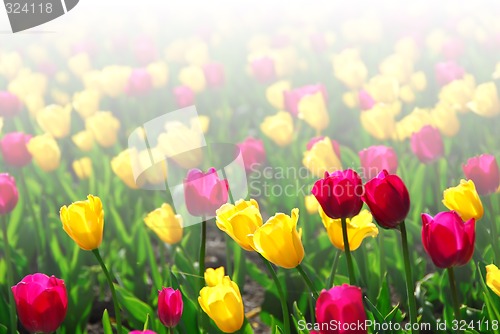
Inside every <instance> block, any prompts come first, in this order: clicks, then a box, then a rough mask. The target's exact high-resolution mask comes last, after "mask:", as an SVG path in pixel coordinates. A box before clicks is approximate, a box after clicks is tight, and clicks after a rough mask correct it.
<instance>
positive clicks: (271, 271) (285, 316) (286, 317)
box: [259, 254, 290, 333]
mask: <svg viewBox="0 0 500 334" xmlns="http://www.w3.org/2000/svg"><path fill="white" fill-rule="evenodd" d="M259 255H260V254H259ZM260 257H261V258H262V261H264V263H265V264H266V267H267V270H268V271H269V274H271V277H272V279H273V281H274V284H275V285H276V288H277V289H278V294H279V297H280V302H281V310H282V312H283V326H284V327H285V328H284V332H285V333H290V314H289V313H288V304H287V303H286V296H285V292H284V291H283V287H282V286H281V282H280V281H279V279H278V276H277V275H276V271H274V268H273V266H272V265H271V263H270V262H269V261H267V260H266V259H265V258H264V257H263V256H262V255H260Z"/></svg>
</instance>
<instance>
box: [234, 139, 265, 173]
mask: <svg viewBox="0 0 500 334" xmlns="http://www.w3.org/2000/svg"><path fill="white" fill-rule="evenodd" d="M238 147H239V149H240V151H241V155H242V157H243V163H244V165H245V170H246V171H251V170H252V169H253V168H255V167H257V166H258V165H260V164H261V163H262V162H264V161H265V160H266V151H265V149H264V144H263V143H262V140H259V139H255V138H252V137H249V138H247V139H245V141H243V142H241V143H239V144H238Z"/></svg>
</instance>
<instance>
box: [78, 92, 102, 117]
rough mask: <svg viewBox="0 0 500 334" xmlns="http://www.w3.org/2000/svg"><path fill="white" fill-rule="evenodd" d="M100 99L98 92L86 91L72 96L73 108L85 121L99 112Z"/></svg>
mask: <svg viewBox="0 0 500 334" xmlns="http://www.w3.org/2000/svg"><path fill="white" fill-rule="evenodd" d="M100 99H101V96H100V94H99V91H97V90H95V89H86V90H83V91H81V92H78V93H75V95H73V108H75V110H76V112H78V113H79V114H80V116H81V117H82V118H84V119H85V118H87V117H90V116H92V115H94V114H95V113H96V112H97V111H98V110H99V101H100Z"/></svg>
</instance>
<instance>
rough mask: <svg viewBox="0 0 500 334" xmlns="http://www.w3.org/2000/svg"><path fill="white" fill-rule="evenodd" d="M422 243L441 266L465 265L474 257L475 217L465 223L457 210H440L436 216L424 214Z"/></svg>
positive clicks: (437, 264)
mask: <svg viewBox="0 0 500 334" xmlns="http://www.w3.org/2000/svg"><path fill="white" fill-rule="evenodd" d="M422 223H423V227H422V244H423V245H424V249H425V251H426V252H427V254H428V255H429V256H430V257H431V259H432V262H434V264H435V265H436V266H437V267H439V268H449V267H454V266H463V265H464V264H466V263H467V262H469V260H470V259H471V258H472V254H473V253H474V243H475V239H476V230H475V226H476V222H475V220H474V218H471V219H469V220H468V221H466V222H465V223H464V221H463V220H462V218H460V216H459V215H458V213H456V212H455V211H448V212H440V213H438V214H437V215H436V216H435V217H434V218H433V217H432V216H430V215H428V214H426V213H424V214H422Z"/></svg>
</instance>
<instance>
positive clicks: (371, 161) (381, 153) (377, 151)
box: [358, 145, 398, 180]
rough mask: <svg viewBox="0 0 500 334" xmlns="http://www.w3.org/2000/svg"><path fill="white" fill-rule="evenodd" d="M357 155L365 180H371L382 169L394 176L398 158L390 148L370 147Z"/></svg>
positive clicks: (381, 146)
mask: <svg viewBox="0 0 500 334" xmlns="http://www.w3.org/2000/svg"><path fill="white" fill-rule="evenodd" d="M358 155H359V160H360V162H361V167H362V168H363V172H364V173H363V176H364V178H365V180H371V179H373V178H374V177H376V176H377V175H378V173H380V172H381V171H383V170H384V169H385V170H387V171H388V172H389V174H396V171H397V170H398V156H397V155H396V152H395V151H394V149H393V148H392V147H388V146H383V145H378V146H370V147H368V148H365V149H364V150H361V151H359V153H358Z"/></svg>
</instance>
